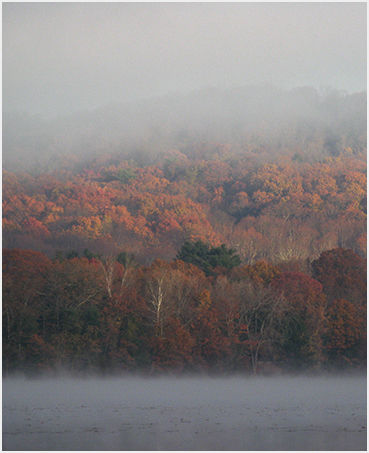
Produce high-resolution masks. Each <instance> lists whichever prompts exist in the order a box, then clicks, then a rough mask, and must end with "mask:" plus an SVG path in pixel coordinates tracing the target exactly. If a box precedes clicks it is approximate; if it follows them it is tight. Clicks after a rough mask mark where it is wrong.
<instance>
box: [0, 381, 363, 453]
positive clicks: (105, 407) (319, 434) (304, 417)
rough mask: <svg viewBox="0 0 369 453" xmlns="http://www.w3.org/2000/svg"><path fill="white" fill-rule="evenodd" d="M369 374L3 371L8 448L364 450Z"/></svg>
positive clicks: (4, 422)
mask: <svg viewBox="0 0 369 453" xmlns="http://www.w3.org/2000/svg"><path fill="white" fill-rule="evenodd" d="M366 382H367V381H366V377H365V376H349V377H347V376H345V377H339V376H330V377H291V376H289V377H287V376H282V377H281V376H279V377H261V376H258V377H213V378H209V377H186V378H169V377H168V378H140V377H130V378H126V377H124V378H101V379H100V378H87V379H75V378H68V377H64V378H61V377H60V378H49V379H47V378H45V379H26V378H5V379H4V380H3V450H252V451H254V450H269V451H275V450H283V451H286V450H295V451H296V450H313V451H317V450H323V451H328V450H346V451H353V450H365V451H366V450H367V438H366V416H367V412H366Z"/></svg>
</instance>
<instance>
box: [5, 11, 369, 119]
mask: <svg viewBox="0 0 369 453" xmlns="http://www.w3.org/2000/svg"><path fill="white" fill-rule="evenodd" d="M260 84H261V85H263V84H273V85H275V86H277V87H278V88H281V89H287V90H288V89H291V88H293V87H300V86H313V87H315V88H316V89H320V88H321V87H332V88H334V89H338V90H345V91H346V92H347V93H353V92H360V91H363V90H365V89H366V3H360V2H354V3H349V2H348V3H321V2H317V3H253V2H241V3H135V2H134V3H73V2H72V3H14V2H13V3H11V2H10V3H4V4H3V110H4V111H5V112H14V111H16V112H19V113H25V112H26V113H27V114H29V115H37V114H38V115H41V116H42V117H43V118H45V119H51V118H55V117H57V116H60V115H69V114H72V113H76V112H80V111H93V110H96V109H98V108H100V107H102V106H104V105H107V104H110V103H112V102H119V103H127V102H138V101H139V100H142V99H147V98H151V97H157V96H163V95H166V94H168V93H181V94H185V93H190V92H192V91H195V90H202V89H204V88H222V89H227V88H232V87H240V86H245V85H260Z"/></svg>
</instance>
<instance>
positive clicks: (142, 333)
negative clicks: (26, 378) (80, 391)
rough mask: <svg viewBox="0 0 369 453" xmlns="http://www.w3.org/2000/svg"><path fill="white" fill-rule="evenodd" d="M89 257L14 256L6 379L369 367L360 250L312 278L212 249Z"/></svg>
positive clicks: (323, 260)
mask: <svg viewBox="0 0 369 453" xmlns="http://www.w3.org/2000/svg"><path fill="white" fill-rule="evenodd" d="M83 255H84V256H76V252H75V251H74V252H69V253H62V252H59V253H57V255H56V257H55V258H54V259H49V258H48V257H47V256H46V255H45V254H43V253H40V252H36V251H32V250H20V249H13V250H4V251H3V329H2V335H3V371H4V373H11V372H12V371H16V370H22V371H25V372H29V373H36V372H43V371H58V370H60V369H64V370H69V371H71V372H76V373H88V372H100V373H108V372H138V371H141V372H145V373H160V372H167V371H174V372H194V371H224V370H225V371H229V372H232V371H234V372H236V371H243V372H250V373H252V372H256V373H257V372H259V371H262V372H266V371H269V372H273V371H276V370H280V369H287V370H288V369H289V370H291V369H298V370H306V369H314V370H315V369H330V368H331V367H341V368H342V367H353V368H365V360H366V262H365V260H364V259H363V258H362V257H360V256H359V255H358V254H356V253H355V252H353V251H352V250H350V249H346V248H335V249H332V250H328V251H324V252H323V253H321V255H320V256H319V257H318V258H317V259H316V260H313V261H312V263H311V266H310V267H309V269H310V271H309V274H307V273H303V272H301V271H296V270H294V271H293V270H286V269H285V267H284V266H279V265H273V264H271V263H268V262H267V261H257V262H255V263H254V264H252V265H244V264H240V262H241V260H240V258H239V256H238V255H237V254H236V253H235V251H234V250H232V249H229V248H228V247H227V246H225V245H224V244H222V245H220V246H211V245H209V244H206V243H203V242H201V241H197V242H187V243H185V244H184V245H183V247H182V248H181V249H180V250H179V251H178V256H177V257H181V260H179V259H175V260H171V261H163V260H155V261H154V262H153V263H151V264H150V265H148V266H144V265H139V264H138V263H137V262H136V261H135V259H134V256H132V255H131V254H128V253H124V252H121V253H120V254H119V255H110V256H107V255H102V254H100V255H96V254H94V253H92V252H91V251H90V250H87V249H85V250H84V252H83ZM193 263H195V264H196V265H195V264H193Z"/></svg>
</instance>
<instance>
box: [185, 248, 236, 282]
mask: <svg viewBox="0 0 369 453" xmlns="http://www.w3.org/2000/svg"><path fill="white" fill-rule="evenodd" d="M177 259H178V260H181V261H184V262H186V263H191V264H194V265H195V266H197V267H199V268H201V269H202V270H203V271H204V272H205V274H206V275H211V274H212V271H213V270H214V268H216V267H218V266H219V267H222V268H225V269H228V270H231V269H233V268H234V267H236V266H239V265H240V264H241V259H240V257H239V256H238V255H236V251H235V250H233V249H228V248H227V247H226V245H224V244H222V245H220V246H219V247H210V246H209V245H208V244H206V243H204V242H202V241H196V242H195V243H191V242H188V241H186V242H185V243H184V244H183V246H182V248H181V250H180V251H179V253H178V254H177Z"/></svg>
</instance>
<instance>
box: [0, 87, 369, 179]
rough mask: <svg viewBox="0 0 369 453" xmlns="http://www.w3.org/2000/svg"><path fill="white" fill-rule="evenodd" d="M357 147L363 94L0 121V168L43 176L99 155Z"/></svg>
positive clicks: (266, 92) (189, 103)
mask: <svg viewBox="0 0 369 453" xmlns="http://www.w3.org/2000/svg"><path fill="white" fill-rule="evenodd" d="M365 140H366V92H361V93H356V94H350V95H349V94H346V93H345V92H340V91H335V90H331V91H326V92H324V93H319V92H318V91H317V90H316V89H315V88H312V87H301V88H295V89H292V90H288V91H285V90H281V89H278V88H276V87H274V86H271V85H261V86H247V87H239V88H232V89H226V90H221V89H217V88H212V89H204V90H200V91H195V92H192V93H189V94H186V95H185V94H175V93H173V94H169V95H166V96H162V97H158V98H151V99H147V100H145V101H140V102H137V103H130V104H126V105H122V104H115V105H108V106H105V107H101V108H100V109H98V110H95V111H93V112H80V113H78V114H73V115H70V116H65V117H59V118H56V119H53V120H44V119H42V118H41V117H40V116H30V115H27V114H25V113H24V114H20V113H7V112H5V113H4V114H3V166H4V168H5V169H7V170H9V171H19V170H25V169H30V168H31V169H33V170H34V171H37V170H40V169H41V168H42V171H45V170H47V169H48V168H50V167H53V165H57V162H58V160H59V159H60V158H62V157H63V156H67V155H71V154H72V155H76V156H78V157H79V158H87V159H90V158H92V157H94V156H97V155H99V154H101V153H106V152H109V153H118V154H120V153H134V152H141V153H142V152H144V154H145V155H146V156H151V157H152V156H154V155H155V154H156V153H158V152H162V151H165V150H168V149H178V150H180V151H183V150H184V149H186V147H188V146H192V145H193V144H194V143H199V142H211V141H213V142H222V143H229V144H231V145H232V146H241V147H242V146H243V145H244V144H245V143H246V142H247V143H248V145H249V146H250V144H254V145H255V146H263V147H266V148H268V149H269V150H270V151H278V149H281V150H282V151H283V152H284V153H286V150H287V149H289V150H292V149H295V150H296V149H302V150H303V152H305V153H307V154H310V156H312V155H313V154H314V153H315V154H316V155H317V154H319V153H321V152H323V154H327V155H330V154H332V155H337V154H339V153H340V144H341V145H342V141H345V143H344V144H343V145H345V146H350V147H351V148H352V149H353V151H354V152H357V153H360V152H362V150H363V148H365ZM319 141H320V142H322V145H321V146H320V150H319V152H317V146H316V143H317V142H319ZM311 144H314V146H311ZM313 150H314V151H313Z"/></svg>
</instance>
